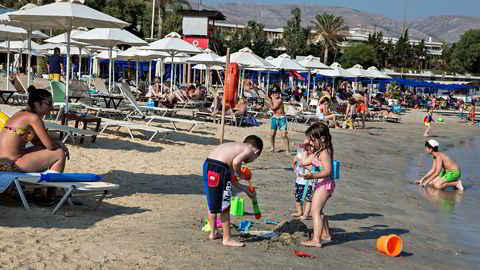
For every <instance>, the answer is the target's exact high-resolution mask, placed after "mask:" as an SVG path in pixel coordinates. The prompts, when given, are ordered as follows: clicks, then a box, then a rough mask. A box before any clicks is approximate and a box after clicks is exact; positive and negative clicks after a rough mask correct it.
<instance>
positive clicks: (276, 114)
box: [268, 89, 290, 155]
mask: <svg viewBox="0 0 480 270" xmlns="http://www.w3.org/2000/svg"><path fill="white" fill-rule="evenodd" d="M270 106H271V109H272V111H273V116H272V118H271V122H272V130H271V133H270V143H271V145H272V148H270V149H268V151H269V152H274V151H275V135H276V134H277V129H278V130H280V131H281V132H282V136H283V140H284V142H285V152H286V154H287V155H290V146H289V145H290V143H289V141H288V124H287V116H286V115H285V109H284V108H283V100H282V98H281V96H280V90H279V89H276V90H274V91H273V92H272V95H271V96H270Z"/></svg>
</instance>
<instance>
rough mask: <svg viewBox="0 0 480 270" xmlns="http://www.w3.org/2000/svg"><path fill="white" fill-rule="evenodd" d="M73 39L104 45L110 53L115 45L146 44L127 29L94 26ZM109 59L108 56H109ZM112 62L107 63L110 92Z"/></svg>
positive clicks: (109, 90) (109, 88) (109, 89)
mask: <svg viewBox="0 0 480 270" xmlns="http://www.w3.org/2000/svg"><path fill="white" fill-rule="evenodd" d="M75 40H77V41H82V42H88V43H90V44H95V45H99V46H106V47H108V48H109V51H110V53H111V52H112V48H113V47H114V46H117V45H121V44H124V45H133V46H141V45H146V44H147V42H146V41H144V40H142V39H141V38H139V37H137V36H135V35H134V34H132V33H130V32H128V31H127V30H123V29H119V28H96V29H93V30H90V31H87V32H85V33H81V34H79V35H77V36H76V37H75ZM109 59H110V58H109ZM111 69H112V63H111V61H110V63H109V74H108V75H109V76H108V77H109V80H108V92H109V93H110V92H111V89H112V82H113V78H112V77H113V76H112V74H111V72H112V70H111Z"/></svg>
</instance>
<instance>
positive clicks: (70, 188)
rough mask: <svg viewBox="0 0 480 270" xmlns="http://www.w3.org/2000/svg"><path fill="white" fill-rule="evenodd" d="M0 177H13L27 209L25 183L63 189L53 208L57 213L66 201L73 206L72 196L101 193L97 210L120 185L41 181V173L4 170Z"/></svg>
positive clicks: (4, 178)
mask: <svg viewBox="0 0 480 270" xmlns="http://www.w3.org/2000/svg"><path fill="white" fill-rule="evenodd" d="M47 172H48V171H47ZM0 178H1V179H3V180H2V182H5V180H7V181H8V179H11V180H10V181H13V182H14V183H15V187H16V188H17V191H18V194H19V195H20V198H21V200H22V203H23V206H24V207H25V209H27V210H30V205H29V204H28V202H27V199H26V197H25V193H24V187H23V185H25V184H29V185H34V186H36V187H56V188H61V189H63V190H64V191H65V194H64V195H63V197H62V198H61V199H60V201H59V202H58V203H57V205H56V206H55V208H54V209H53V211H52V214H55V213H56V212H57V211H58V210H59V209H60V208H61V207H62V206H63V205H64V204H65V202H67V203H68V204H70V205H72V206H73V203H72V201H71V197H79V196H87V195H100V198H99V199H98V201H97V204H96V206H95V207H94V210H95V209H96V208H98V206H99V205H100V204H101V203H102V201H103V199H104V198H105V197H106V196H107V194H108V192H109V191H111V190H114V189H117V188H118V187H119V186H118V185H117V184H112V183H107V182H40V180H41V174H40V173H16V172H2V173H0ZM4 186H5V185H4Z"/></svg>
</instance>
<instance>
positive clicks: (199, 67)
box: [192, 64, 224, 70]
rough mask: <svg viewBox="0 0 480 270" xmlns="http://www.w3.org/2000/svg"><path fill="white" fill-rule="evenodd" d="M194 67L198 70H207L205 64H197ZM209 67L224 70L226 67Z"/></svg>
mask: <svg viewBox="0 0 480 270" xmlns="http://www.w3.org/2000/svg"><path fill="white" fill-rule="evenodd" d="M192 68H193V69H197V70H206V69H207V65H205V64H196V65H195V66H193V67H192ZM209 69H213V70H224V68H223V67H222V66H217V65H215V66H210V67H209Z"/></svg>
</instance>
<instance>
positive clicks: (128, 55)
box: [117, 47, 168, 90]
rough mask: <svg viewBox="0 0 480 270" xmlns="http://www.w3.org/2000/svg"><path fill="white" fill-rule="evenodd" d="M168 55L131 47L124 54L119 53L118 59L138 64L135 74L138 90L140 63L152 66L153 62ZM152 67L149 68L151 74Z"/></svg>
mask: <svg viewBox="0 0 480 270" xmlns="http://www.w3.org/2000/svg"><path fill="white" fill-rule="evenodd" d="M167 56H168V54H167V53H164V52H158V51H152V50H142V49H140V48H139V47H131V48H128V49H127V50H125V51H123V52H119V53H118V54H117V58H118V59H122V60H134V61H135V62H136V72H135V80H136V87H137V90H138V76H139V70H140V64H139V61H145V60H148V61H149V65H150V64H151V60H153V59H155V58H159V57H167ZM150 69H151V67H150V66H149V72H151V71H150Z"/></svg>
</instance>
